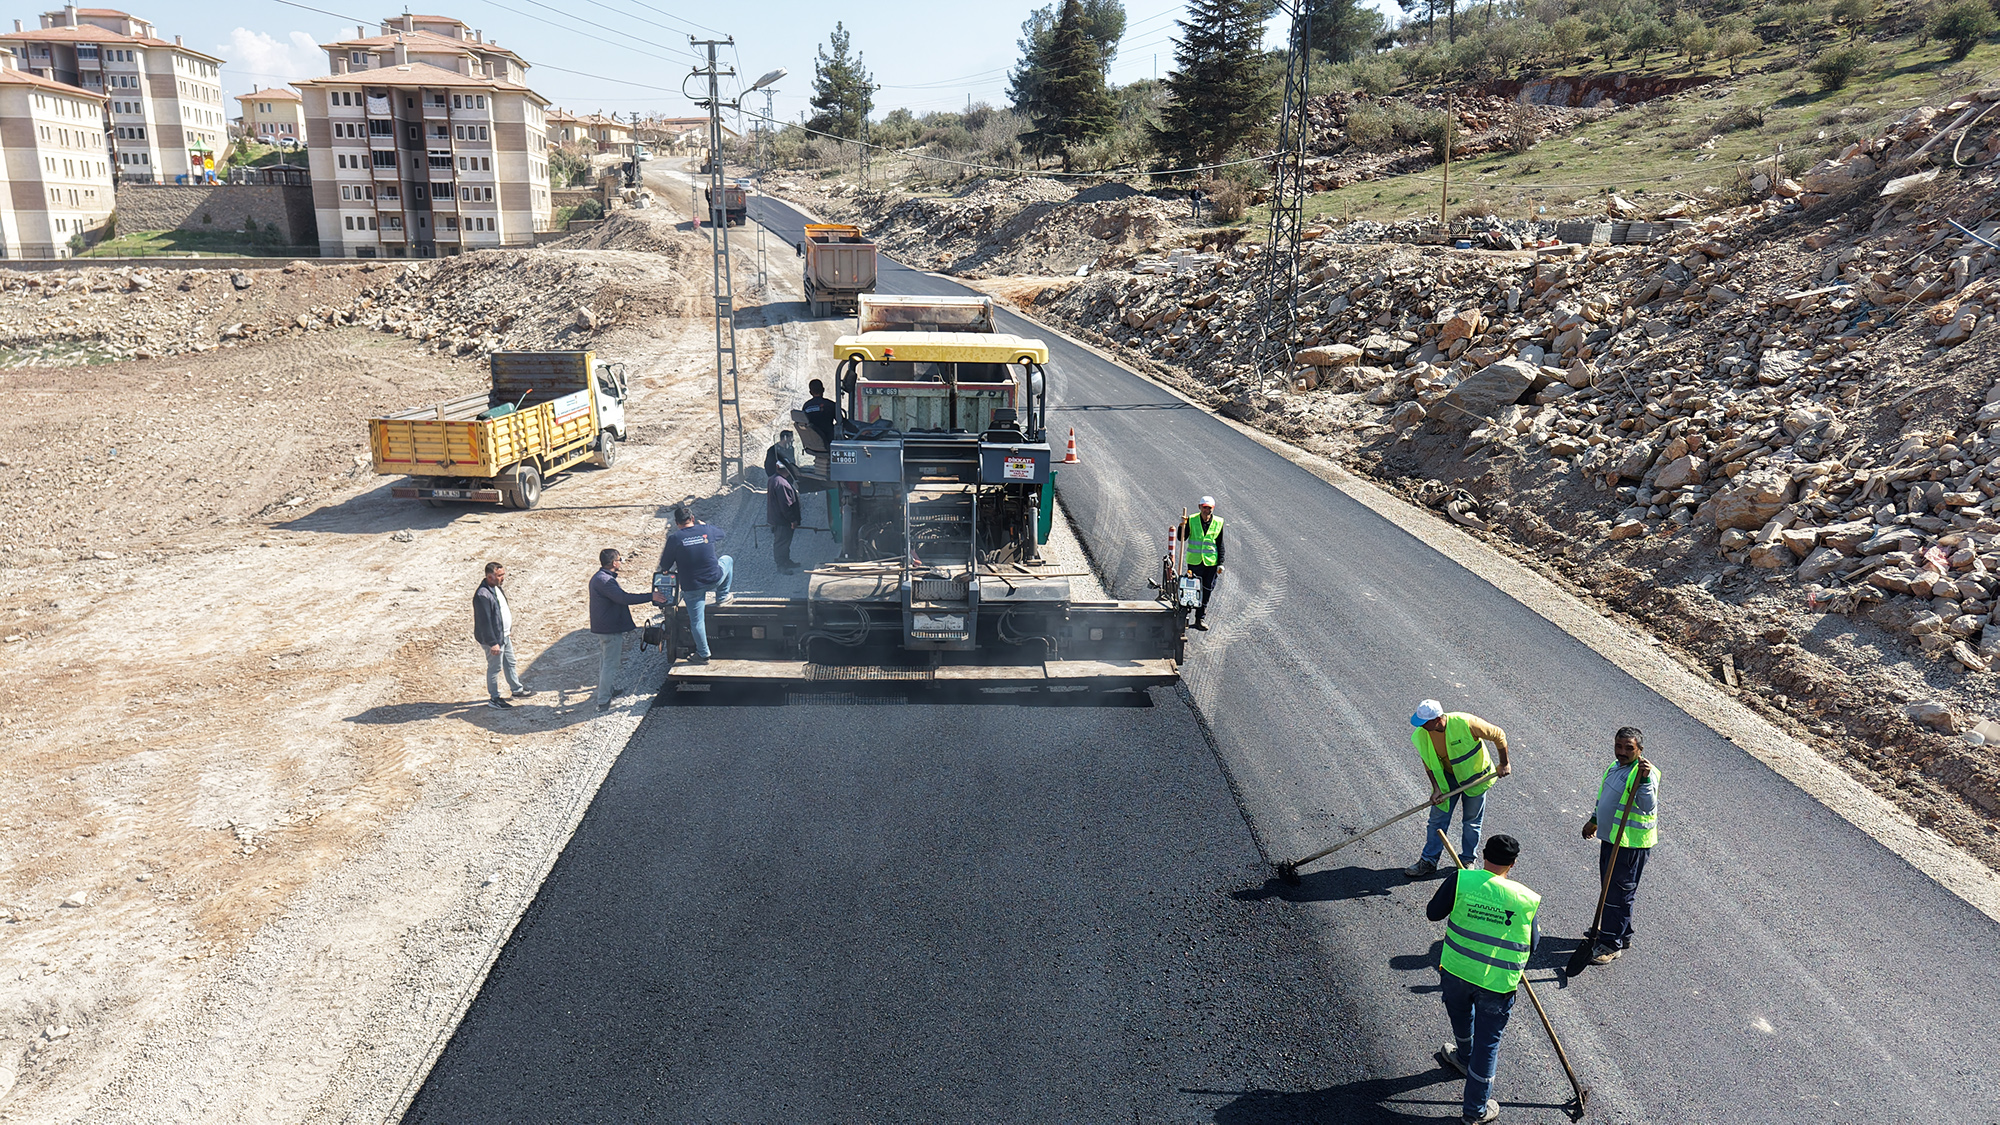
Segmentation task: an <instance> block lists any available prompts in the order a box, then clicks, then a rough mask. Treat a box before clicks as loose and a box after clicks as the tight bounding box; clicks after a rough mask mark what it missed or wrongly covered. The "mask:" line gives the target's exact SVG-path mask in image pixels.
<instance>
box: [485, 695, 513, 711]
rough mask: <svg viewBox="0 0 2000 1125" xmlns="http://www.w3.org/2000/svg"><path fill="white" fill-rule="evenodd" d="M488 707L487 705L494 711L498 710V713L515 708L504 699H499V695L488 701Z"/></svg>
mask: <svg viewBox="0 0 2000 1125" xmlns="http://www.w3.org/2000/svg"><path fill="white" fill-rule="evenodd" d="M486 705H487V706H488V707H491V708H493V709H494V710H496V711H505V710H507V709H508V708H510V707H512V706H514V705H513V704H512V703H509V702H507V701H506V700H504V699H502V698H500V697H499V696H497V695H496V696H493V697H491V698H490V699H488V700H487V701H486Z"/></svg>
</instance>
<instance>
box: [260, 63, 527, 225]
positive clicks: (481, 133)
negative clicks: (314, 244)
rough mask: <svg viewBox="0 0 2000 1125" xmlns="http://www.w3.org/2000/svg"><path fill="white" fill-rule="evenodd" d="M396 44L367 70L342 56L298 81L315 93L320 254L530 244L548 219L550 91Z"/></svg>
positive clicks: (308, 115)
mask: <svg viewBox="0 0 2000 1125" xmlns="http://www.w3.org/2000/svg"><path fill="white" fill-rule="evenodd" d="M403 34H404V35H405V36H406V44H407V36H409V35H410V34H411V33H408V32H405V33H403ZM416 34H423V32H422V31H418V32H417V33H416ZM391 51H392V53H391V55H390V56H389V59H390V61H389V63H388V65H373V64H372V63H371V65H370V66H368V67H367V68H366V69H363V70H359V71H353V70H347V69H345V68H346V67H347V66H349V65H351V62H352V60H351V59H350V58H348V57H347V56H345V55H339V56H336V57H335V58H334V60H333V61H334V68H335V72H334V73H333V74H330V75H327V76H326V77H324V78H314V79H308V80H306V81H302V82H296V83H294V84H293V85H294V86H296V87H297V88H298V90H299V92H300V93H301V94H302V95H303V97H304V99H305V101H304V106H305V121H306V148H307V161H308V163H309V164H310V166H311V168H312V184H313V206H314V209H315V211H316V212H317V214H318V219H319V237H320V254H321V255H322V256H325V257H360V258H376V257H381V258H429V257H437V256H440V255H450V254H457V253H460V252H462V251H464V250H469V249H471V250H476V249H482V248H488V247H497V246H527V245H532V244H533V242H534V240H535V232H536V231H538V230H547V229H549V227H550V215H551V200H550V195H549V164H548V149H549V143H548V139H547V119H546V113H547V109H548V104H549V103H548V99H546V98H543V97H542V96H541V95H539V94H537V93H535V92H534V91H533V90H530V89H529V88H528V87H526V86H524V85H521V84H519V83H517V82H511V81H503V80H501V79H499V78H495V77H492V76H490V75H488V74H485V73H483V72H480V71H475V70H474V69H473V66H474V56H473V55H472V54H469V53H468V54H460V55H459V56H457V58H456V60H455V61H456V63H457V66H456V67H455V68H453V69H446V68H444V67H441V66H437V65H434V64H432V63H427V62H417V61H397V60H398V56H399V52H397V51H396V45H394V44H392V47H391ZM496 69H497V68H496Z"/></svg>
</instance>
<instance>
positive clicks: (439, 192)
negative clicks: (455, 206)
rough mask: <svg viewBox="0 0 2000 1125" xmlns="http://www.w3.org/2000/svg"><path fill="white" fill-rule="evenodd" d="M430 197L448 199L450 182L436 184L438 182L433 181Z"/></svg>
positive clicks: (449, 196)
mask: <svg viewBox="0 0 2000 1125" xmlns="http://www.w3.org/2000/svg"><path fill="white" fill-rule="evenodd" d="M431 198H432V199H450V198H451V185H450V184H448V183H443V184H438V183H434V184H432V185H431Z"/></svg>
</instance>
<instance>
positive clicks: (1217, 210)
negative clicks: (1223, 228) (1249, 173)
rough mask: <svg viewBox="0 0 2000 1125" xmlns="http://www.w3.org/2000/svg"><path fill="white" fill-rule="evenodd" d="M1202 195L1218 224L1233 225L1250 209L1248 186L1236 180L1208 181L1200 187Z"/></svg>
mask: <svg viewBox="0 0 2000 1125" xmlns="http://www.w3.org/2000/svg"><path fill="white" fill-rule="evenodd" d="M1202 193H1203V194H1205V195H1207V196H1208V205H1209V210H1210V213H1211V214H1213V215H1214V216H1215V221H1216V222H1218V223H1233V222H1235V221H1237V220H1238V219H1241V218H1242V217H1243V213H1244V212H1245V211H1248V210H1249V209H1250V186H1249V185H1248V184H1245V183H1241V182H1239V181H1237V180H1223V179H1216V180H1210V181H1208V182H1207V183H1205V184H1203V185H1202Z"/></svg>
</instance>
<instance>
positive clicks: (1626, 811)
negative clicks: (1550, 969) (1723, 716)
mask: <svg viewBox="0 0 2000 1125" xmlns="http://www.w3.org/2000/svg"><path fill="white" fill-rule="evenodd" d="M1639 761H1640V762H1643V761H1645V759H1644V758H1641V759H1639ZM1632 768H1633V769H1638V768H1639V763H1638V762H1634V763H1632ZM1638 795H1639V787H1638V785H1636V784H1635V785H1633V786H1632V791H1631V792H1630V793H1627V794H1625V806H1624V807H1623V808H1621V809H1619V810H1618V827H1616V828H1614V829H1612V831H1611V862H1610V863H1607V864H1605V865H1604V887H1603V889H1602V890H1599V891H1598V892H1597V914H1596V915H1595V916H1593V917H1592V918H1591V920H1590V932H1589V933H1586V934H1585V935H1583V944H1582V945H1579V946H1577V947H1576V952H1574V953H1572V954H1570V955H1569V964H1567V965H1564V966H1563V976H1565V977H1573V976H1575V975H1576V974H1578V973H1580V972H1582V971H1583V970H1584V967H1585V966H1587V965H1589V964H1590V954H1591V948H1592V947H1593V946H1594V945H1596V943H1597V942H1596V937H1595V935H1596V933H1597V927H1599V926H1601V925H1603V924H1604V904H1605V902H1606V901H1607V900H1609V899H1610V898H1611V876H1612V875H1613V874H1614V873H1615V872H1616V871H1617V870H1618V852H1619V850H1620V849H1621V848H1622V847H1623V846H1624V845H1623V843H1622V841H1623V840H1624V838H1625V822H1626V820H1627V819H1628V818H1630V817H1631V815H1632V799H1633V798H1634V797H1637V796H1638Z"/></svg>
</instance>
